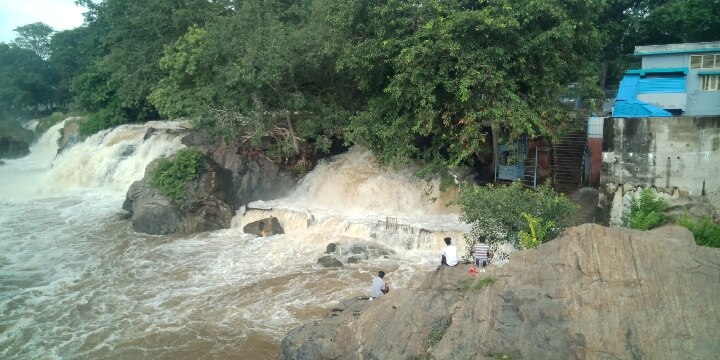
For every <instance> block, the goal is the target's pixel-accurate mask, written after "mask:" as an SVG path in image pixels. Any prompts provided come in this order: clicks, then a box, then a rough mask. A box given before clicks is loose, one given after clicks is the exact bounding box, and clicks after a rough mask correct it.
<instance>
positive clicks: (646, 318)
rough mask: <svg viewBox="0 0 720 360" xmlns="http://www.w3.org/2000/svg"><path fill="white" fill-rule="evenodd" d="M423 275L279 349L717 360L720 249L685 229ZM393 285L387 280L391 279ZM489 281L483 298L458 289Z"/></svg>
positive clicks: (561, 245)
mask: <svg viewBox="0 0 720 360" xmlns="http://www.w3.org/2000/svg"><path fill="white" fill-rule="evenodd" d="M468 268H469V266H466V265H465V266H463V265H461V266H458V267H455V268H448V267H443V268H441V269H440V270H439V271H437V272H435V271H433V272H430V273H429V274H428V275H427V276H426V278H425V280H424V282H423V283H422V284H421V285H420V286H419V287H418V288H417V289H394V290H393V291H391V292H390V293H389V294H387V295H386V296H384V297H383V298H381V299H380V300H378V301H373V302H369V301H367V300H358V299H351V300H348V301H346V302H344V303H342V304H340V305H339V306H338V307H336V308H335V309H333V311H331V314H330V315H331V316H329V317H328V318H327V319H325V320H322V321H319V322H314V323H310V324H306V325H303V326H301V327H298V328H296V329H294V330H292V331H290V333H289V334H288V335H287V337H286V338H285V339H284V340H283V341H282V345H281V354H280V355H281V358H283V359H417V358H430V359H496V358H503V356H507V358H511V359H512V358H515V359H717V357H718V355H719V354H720V342H719V341H718V340H717V334H720V302H718V299H720V249H712V248H704V247H699V246H696V245H695V243H694V241H693V239H692V235H691V234H690V233H689V232H688V231H687V230H686V229H684V228H680V227H665V228H661V229H657V230H654V231H649V232H640V231H635V230H624V229H623V230H620V229H612V228H605V227H602V226H599V225H590V224H587V225H581V226H578V227H574V228H571V229H568V230H567V232H566V234H565V235H564V236H562V237H561V238H558V239H556V240H553V241H551V242H549V243H546V244H543V245H540V246H539V247H537V248H535V249H532V250H529V251H521V252H517V253H514V254H513V255H512V258H511V261H510V263H508V264H506V265H505V266H503V267H499V268H498V267H494V266H490V267H489V268H488V269H487V272H484V273H479V274H477V275H475V276H471V275H469V274H468V272H467V270H468ZM390 276H392V275H390ZM483 277H491V278H492V279H495V280H496V281H495V282H494V283H493V284H490V285H488V286H487V287H484V288H481V289H479V290H470V291H467V290H461V288H460V287H459V286H458V284H459V283H460V282H463V281H471V282H475V281H476V279H480V278H483Z"/></svg>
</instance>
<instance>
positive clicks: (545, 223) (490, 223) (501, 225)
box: [458, 182, 578, 248]
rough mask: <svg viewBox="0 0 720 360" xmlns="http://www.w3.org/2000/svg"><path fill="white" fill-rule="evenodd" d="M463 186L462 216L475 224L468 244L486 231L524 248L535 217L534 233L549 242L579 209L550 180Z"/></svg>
mask: <svg viewBox="0 0 720 360" xmlns="http://www.w3.org/2000/svg"><path fill="white" fill-rule="evenodd" d="M460 190H461V191H460V196H459V198H458V204H459V205H460V208H461V210H462V213H461V219H462V220H463V221H465V222H468V223H470V224H472V231H471V235H470V237H469V238H468V239H467V240H468V245H472V243H473V241H474V240H475V239H476V238H477V236H479V235H485V236H486V237H487V239H488V241H489V242H490V243H491V244H493V243H500V244H501V243H510V244H512V245H513V246H514V247H515V248H520V247H521V236H522V235H521V234H523V233H524V234H532V233H533V229H531V228H530V223H531V222H533V221H535V225H534V226H535V228H534V231H535V233H534V235H531V236H534V237H535V238H536V239H535V240H536V241H539V242H547V241H549V240H552V239H554V238H555V237H557V236H558V235H560V233H561V232H562V231H563V230H564V229H565V228H566V227H567V226H569V225H571V224H572V222H573V220H574V215H575V213H576V212H577V209H578V206H577V205H576V204H575V203H573V202H572V201H570V200H569V199H568V198H567V197H566V196H565V195H563V194H559V193H556V192H555V191H554V190H553V189H552V187H551V186H550V184H547V183H546V184H543V185H542V186H540V187H538V188H537V189H535V190H532V189H524V188H523V186H522V183H520V182H514V183H513V184H512V185H509V186H504V185H499V186H496V185H486V186H477V185H468V186H463V187H461V189H460ZM526 216H530V218H527V217H526ZM531 219H534V220H531ZM538 231H540V232H542V234H539V233H538ZM529 243H532V241H531V242H529ZM468 248H472V246H468Z"/></svg>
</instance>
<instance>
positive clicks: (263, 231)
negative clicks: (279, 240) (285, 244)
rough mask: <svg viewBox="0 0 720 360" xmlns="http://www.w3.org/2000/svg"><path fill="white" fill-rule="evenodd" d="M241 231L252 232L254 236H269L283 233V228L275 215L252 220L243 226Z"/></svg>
mask: <svg viewBox="0 0 720 360" xmlns="http://www.w3.org/2000/svg"><path fill="white" fill-rule="evenodd" d="M243 232H244V233H246V234H253V235H255V236H262V237H265V236H271V235H277V234H284V233H285V230H284V229H283V228H282V226H281V225H280V222H279V221H278V219H277V218H276V217H274V216H273V217H269V218H266V219H262V220H258V221H253V222H251V223H249V224H247V225H245V226H243Z"/></svg>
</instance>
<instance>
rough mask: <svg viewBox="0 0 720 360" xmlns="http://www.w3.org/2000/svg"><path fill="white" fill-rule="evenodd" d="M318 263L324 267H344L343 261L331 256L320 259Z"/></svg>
mask: <svg viewBox="0 0 720 360" xmlns="http://www.w3.org/2000/svg"><path fill="white" fill-rule="evenodd" d="M317 263H318V264H319V265H321V266H324V267H342V266H343V263H342V261H340V260H338V259H336V258H335V257H333V256H330V255H327V256H323V257H321V258H319V259H318V261H317Z"/></svg>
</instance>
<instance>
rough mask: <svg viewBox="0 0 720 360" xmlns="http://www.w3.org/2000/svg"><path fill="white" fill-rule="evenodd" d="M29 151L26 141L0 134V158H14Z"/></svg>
mask: <svg viewBox="0 0 720 360" xmlns="http://www.w3.org/2000/svg"><path fill="white" fill-rule="evenodd" d="M29 153H30V145H29V144H28V142H27V141H24V140H18V139H15V138H13V137H10V136H0V159H16V158H20V157H23V156H25V155H27V154H29Z"/></svg>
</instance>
